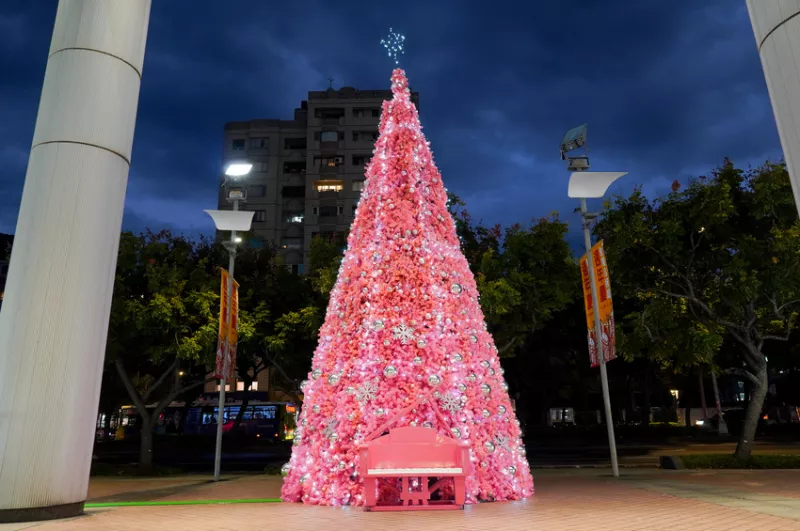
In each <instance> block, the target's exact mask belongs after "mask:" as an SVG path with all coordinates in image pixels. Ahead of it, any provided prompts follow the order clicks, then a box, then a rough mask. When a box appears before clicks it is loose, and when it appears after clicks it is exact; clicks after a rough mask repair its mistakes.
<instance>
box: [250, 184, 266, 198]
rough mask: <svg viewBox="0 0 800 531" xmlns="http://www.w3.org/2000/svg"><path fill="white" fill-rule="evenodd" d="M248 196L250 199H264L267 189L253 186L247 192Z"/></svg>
mask: <svg viewBox="0 0 800 531" xmlns="http://www.w3.org/2000/svg"><path fill="white" fill-rule="evenodd" d="M247 195H248V196H249V197H264V196H265V195H267V187H266V186H251V187H250V188H249V189H248V190H247Z"/></svg>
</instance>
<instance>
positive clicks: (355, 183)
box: [353, 181, 364, 192]
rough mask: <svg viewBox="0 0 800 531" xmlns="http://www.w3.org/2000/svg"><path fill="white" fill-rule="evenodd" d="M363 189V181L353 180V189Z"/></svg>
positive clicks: (356, 190)
mask: <svg viewBox="0 0 800 531" xmlns="http://www.w3.org/2000/svg"><path fill="white" fill-rule="evenodd" d="M362 190H364V181H353V191H354V192H361V191H362Z"/></svg>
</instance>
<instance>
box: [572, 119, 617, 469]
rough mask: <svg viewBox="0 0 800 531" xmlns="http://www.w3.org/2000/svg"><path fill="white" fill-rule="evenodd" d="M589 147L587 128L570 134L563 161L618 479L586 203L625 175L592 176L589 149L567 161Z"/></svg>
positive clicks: (593, 217) (575, 130)
mask: <svg viewBox="0 0 800 531" xmlns="http://www.w3.org/2000/svg"><path fill="white" fill-rule="evenodd" d="M585 146H586V125H585V124H584V125H582V126H579V127H576V128H574V129H571V130H569V131H568V132H567V134H566V136H565V137H564V140H563V141H562V143H561V158H562V159H563V160H569V169H570V170H573V173H572V174H571V175H570V177H569V185H568V190H567V195H568V196H569V197H571V198H574V199H579V200H580V204H581V218H582V221H583V242H584V245H585V246H586V260H587V266H588V269H589V285H590V289H591V294H592V308H594V329H595V338H596V344H597V358H598V362H599V364H600V385H601V387H602V390H603V408H604V410H605V416H606V429H607V431H608V448H609V452H610V454H611V472H612V474H613V475H614V477H615V478H617V477H619V464H618V462H617V443H616V438H615V436H614V419H613V416H612V414H611V397H610V393H609V391H608V371H607V370H606V353H605V347H604V345H603V326H602V323H601V322H600V311H599V309H600V305H599V303H598V297H597V278H596V277H595V268H594V257H593V256H592V233H591V222H592V220H593V219H595V218H596V217H597V214H596V213H592V212H589V207H588V204H587V199H598V198H601V197H603V196H604V195H605V193H606V191H607V190H608V187H609V186H611V184H612V183H613V182H614V181H616V180H617V179H619V178H620V177H622V176H623V175H625V174H626V172H623V173H620V172H590V171H586V170H588V169H589V157H588V149H587V150H586V151H587V153H585V154H583V155H579V156H573V157H567V156H566V154H567V153H568V152H570V151H573V150H575V149H578V148H585Z"/></svg>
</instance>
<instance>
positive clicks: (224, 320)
mask: <svg viewBox="0 0 800 531" xmlns="http://www.w3.org/2000/svg"><path fill="white" fill-rule="evenodd" d="M221 271H222V275H221V276H222V279H221V282H220V289H219V336H218V337H217V359H216V372H215V374H214V377H215V378H219V379H222V373H223V371H224V370H225V356H226V355H227V352H228V348H227V345H228V279H229V278H230V275H229V274H228V272H227V271H226V270H225V269H222V270H221Z"/></svg>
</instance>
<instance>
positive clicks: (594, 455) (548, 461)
mask: <svg viewBox="0 0 800 531" xmlns="http://www.w3.org/2000/svg"><path fill="white" fill-rule="evenodd" d="M617 444H618V446H617V452H618V456H619V462H620V466H623V467H657V466H658V463H659V457H660V456H662V455H672V456H681V455H690V454H702V453H730V454H732V453H733V451H734V449H735V448H736V443H735V442H731V441H724V442H707V441H704V442H691V441H689V442H686V441H678V442H673V443H670V444H656V443H653V444H646V443H624V442H623V443H617ZM224 449H225V447H224V445H223V454H222V460H223V467H224V469H225V470H227V471H251V472H252V471H263V470H264V469H265V468H268V467H270V468H278V467H280V466H281V465H282V464H283V463H285V462H286V461H287V460H288V459H289V455H290V451H291V447H290V446H288V445H269V446H263V447H248V448H246V449H242V450H240V451H230V452H224ZM754 451H755V452H756V453H771V454H793V455H797V454H800V443H791V442H785V441H780V442H772V441H756V443H755V445H754ZM527 453H528V461H529V462H530V464H531V467H533V468H562V467H575V468H584V467H587V468H588V467H604V466H608V464H609V455H608V446H604V445H586V446H576V445H561V446H556V445H555V444H553V443H552V442H548V445H547V446H537V445H536V444H535V443H529V444H528V452H527ZM95 454H96V456H97V458H98V459H97V460H98V461H99V462H101V463H113V464H128V463H134V462H136V460H137V457H138V449H137V448H136V447H135V446H134V445H130V444H126V445H124V446H122V445H117V444H115V443H105V444H98V445H97V446H96V448H95ZM213 459H214V453H213V449H209V448H203V449H198V450H197V451H187V450H186V449H182V448H179V447H178V448H175V447H173V448H162V449H160V448H159V447H158V446H156V448H155V461H156V464H159V465H164V466H170V467H176V468H183V469H184V470H187V471H202V470H205V469H207V468H208V467H209V466H211V464H212V463H213Z"/></svg>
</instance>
